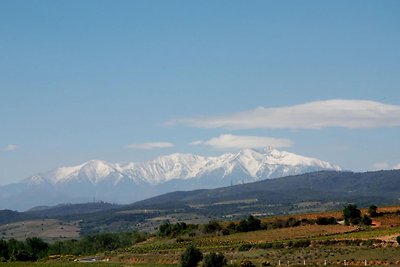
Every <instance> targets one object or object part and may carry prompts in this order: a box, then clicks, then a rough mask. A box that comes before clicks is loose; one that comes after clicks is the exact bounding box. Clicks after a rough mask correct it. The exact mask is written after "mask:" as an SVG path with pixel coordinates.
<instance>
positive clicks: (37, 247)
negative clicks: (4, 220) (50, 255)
mask: <svg viewBox="0 0 400 267" xmlns="http://www.w3.org/2000/svg"><path fill="white" fill-rule="evenodd" d="M25 243H26V248H27V250H28V252H29V253H31V254H32V255H33V257H34V258H42V257H44V256H45V255H47V252H48V250H49V244H47V243H46V242H44V241H43V240H42V239H40V238H38V237H28V238H27V239H26V240H25Z"/></svg>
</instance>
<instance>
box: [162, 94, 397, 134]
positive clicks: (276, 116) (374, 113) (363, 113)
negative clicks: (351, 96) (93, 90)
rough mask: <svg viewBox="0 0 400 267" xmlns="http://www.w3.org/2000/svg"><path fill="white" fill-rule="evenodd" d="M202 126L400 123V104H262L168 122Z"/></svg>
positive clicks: (377, 125)
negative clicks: (237, 110)
mask: <svg viewBox="0 0 400 267" xmlns="http://www.w3.org/2000/svg"><path fill="white" fill-rule="evenodd" d="M168 124H184V125H188V126H192V127H199V128H225V129H256V128H260V129H261V128H263V129H322V128H328V127H342V128H352V129H357V128H380V127H396V126H400V106H398V105H389V104H385V103H380V102H375V101H368V100H343V99H334V100H325V101H314V102H308V103H304V104H300V105H294V106H286V107H272V108H269V107H259V108H256V109H253V110H248V111H243V112H238V113H233V114H230V115H225V116H212V117H200V118H184V119H178V120H175V121H171V122H168Z"/></svg>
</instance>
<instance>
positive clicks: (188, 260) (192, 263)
mask: <svg viewBox="0 0 400 267" xmlns="http://www.w3.org/2000/svg"><path fill="white" fill-rule="evenodd" d="M202 259H203V253H201V251H200V250H199V249H198V248H196V247H194V246H192V245H191V246H189V247H187V248H186V250H185V251H184V252H183V253H182V255H181V266H182V267H196V266H197V263H199V261H201V260H202Z"/></svg>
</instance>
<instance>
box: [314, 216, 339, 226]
mask: <svg viewBox="0 0 400 267" xmlns="http://www.w3.org/2000/svg"><path fill="white" fill-rule="evenodd" d="M315 223H316V224H318V225H330V224H337V221H336V219H335V218H334V217H329V218H327V217H318V218H317V220H316V221H315Z"/></svg>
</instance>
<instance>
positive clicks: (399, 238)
mask: <svg viewBox="0 0 400 267" xmlns="http://www.w3.org/2000/svg"><path fill="white" fill-rule="evenodd" d="M396 241H397V243H398V244H399V245H400V235H399V236H397V237H396Z"/></svg>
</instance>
